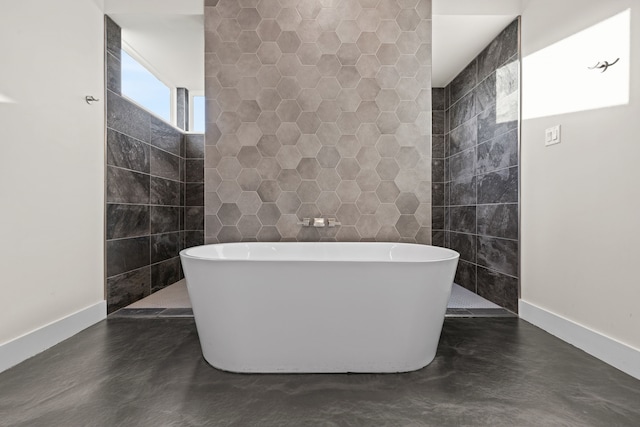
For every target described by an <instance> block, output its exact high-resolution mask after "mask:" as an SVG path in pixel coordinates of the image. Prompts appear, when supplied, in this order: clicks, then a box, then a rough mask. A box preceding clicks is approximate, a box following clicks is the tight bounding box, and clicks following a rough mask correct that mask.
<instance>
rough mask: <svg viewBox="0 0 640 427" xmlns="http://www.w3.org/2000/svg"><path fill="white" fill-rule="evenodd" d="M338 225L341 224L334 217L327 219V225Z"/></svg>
mask: <svg viewBox="0 0 640 427" xmlns="http://www.w3.org/2000/svg"><path fill="white" fill-rule="evenodd" d="M339 225H342V224H341V223H339V222H338V221H337V220H336V219H335V218H329V219H327V227H337V226H339Z"/></svg>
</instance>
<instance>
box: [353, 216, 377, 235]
mask: <svg viewBox="0 0 640 427" xmlns="http://www.w3.org/2000/svg"><path fill="white" fill-rule="evenodd" d="M356 229H357V230H358V234H360V236H361V237H363V238H367V237H368V238H375V236H376V234H378V231H380V223H379V222H378V220H377V219H376V217H375V215H371V214H369V215H362V216H360V219H358V222H357V223H356Z"/></svg>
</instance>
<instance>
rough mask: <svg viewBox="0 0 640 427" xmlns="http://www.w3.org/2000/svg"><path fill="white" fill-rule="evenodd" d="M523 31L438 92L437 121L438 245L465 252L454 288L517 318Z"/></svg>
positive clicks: (499, 42)
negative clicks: (520, 59) (520, 46)
mask: <svg viewBox="0 0 640 427" xmlns="http://www.w3.org/2000/svg"><path fill="white" fill-rule="evenodd" d="M518 32H519V21H518V20H515V21H513V22H512V23H511V24H510V25H509V26H507V28H505V29H504V30H503V31H502V32H501V33H500V34H499V35H498V36H497V37H496V39H495V40H493V41H492V42H491V43H490V44H489V45H488V46H487V47H486V48H485V49H484V50H483V51H482V52H481V53H480V54H479V55H478V56H477V57H476V58H475V59H474V60H473V61H472V62H471V63H470V64H469V65H468V66H467V67H466V68H465V69H464V70H463V71H462V72H460V74H459V75H458V76H456V77H455V78H454V79H453V81H452V82H451V83H450V84H449V85H448V86H447V87H446V88H438V89H433V116H432V117H433V129H434V131H433V133H434V136H433V169H432V174H433V175H432V176H433V184H432V193H433V215H432V226H433V242H434V244H436V245H442V246H446V247H449V248H452V249H455V250H456V251H458V252H460V262H459V265H458V271H457V273H456V278H455V281H456V283H458V284H459V285H461V286H464V287H465V288H467V289H469V290H471V291H473V292H476V293H478V294H479V295H481V296H483V297H485V298H487V299H489V300H490V301H493V302H495V303H496V304H499V305H501V306H503V307H505V308H507V309H509V310H511V311H514V312H516V311H517V308H518V271H519V270H518V260H519V254H518V238H519V236H518V206H519V205H518V175H519V174H518V168H519V159H518V127H519V86H520V82H519V67H520V63H519V52H518V49H519V45H518ZM437 132H441V133H440V134H438V133H437ZM440 137H442V142H441V141H440ZM441 144H442V148H441V147H440V145H441Z"/></svg>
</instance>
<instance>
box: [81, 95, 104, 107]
mask: <svg viewBox="0 0 640 427" xmlns="http://www.w3.org/2000/svg"><path fill="white" fill-rule="evenodd" d="M84 100H85V101H87V104H89V105H91V103H92V102H98V101H100V100H99V99H98V98H95V97H94V96H93V95H87V96H85V97H84Z"/></svg>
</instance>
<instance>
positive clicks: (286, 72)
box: [276, 53, 302, 77]
mask: <svg viewBox="0 0 640 427" xmlns="http://www.w3.org/2000/svg"><path fill="white" fill-rule="evenodd" d="M301 66H302V64H301V63H300V60H299V59H298V57H297V56H296V55H295V54H293V53H285V54H283V55H282V56H281V57H280V59H278V63H277V64H276V67H277V68H278V71H280V74H281V75H283V76H286V77H294V76H295V75H296V73H297V72H298V69H299V68H300V67H301Z"/></svg>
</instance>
